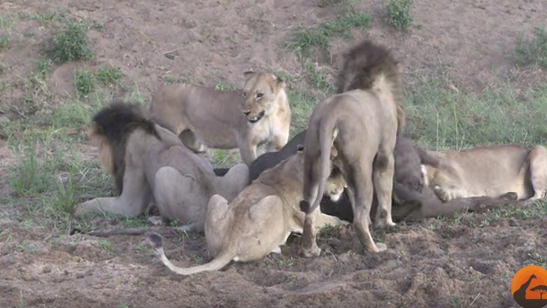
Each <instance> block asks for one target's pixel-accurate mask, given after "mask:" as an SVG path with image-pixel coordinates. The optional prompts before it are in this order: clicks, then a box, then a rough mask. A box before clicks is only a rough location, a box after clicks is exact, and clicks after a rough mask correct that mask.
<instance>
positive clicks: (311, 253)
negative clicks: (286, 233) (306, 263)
mask: <svg viewBox="0 0 547 308" xmlns="http://www.w3.org/2000/svg"><path fill="white" fill-rule="evenodd" d="M320 254H321V248H319V247H318V246H317V245H313V246H312V247H311V248H304V247H302V255H303V256H304V257H306V258H311V257H319V255H320Z"/></svg>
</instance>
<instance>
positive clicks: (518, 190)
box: [423, 145, 547, 201]
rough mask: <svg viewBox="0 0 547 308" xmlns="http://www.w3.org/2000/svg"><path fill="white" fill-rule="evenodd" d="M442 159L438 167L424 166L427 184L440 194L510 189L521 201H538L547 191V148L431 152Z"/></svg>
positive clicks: (466, 194)
mask: <svg viewBox="0 0 547 308" xmlns="http://www.w3.org/2000/svg"><path fill="white" fill-rule="evenodd" d="M430 153H431V154H433V155H437V156H438V157H439V158H440V162H441V163H440V165H439V167H438V168H435V167H433V166H424V167H423V168H424V169H425V170H424V171H425V172H424V174H425V176H426V178H427V183H428V185H429V186H430V187H432V188H433V189H434V190H435V193H436V194H437V196H438V197H439V198H440V199H441V200H443V201H448V200H452V199H455V198H466V197H475V196H487V197H492V198H497V197H499V196H501V195H504V194H506V193H508V192H513V193H515V194H516V195H517V200H526V199H531V200H537V199H540V198H544V197H545V193H546V192H547V149H545V147H543V146H540V145H538V146H535V147H534V148H532V149H528V148H526V147H524V146H521V145H491V146H483V147H476V148H472V149H467V150H463V151H454V150H447V151H437V152H435V151H430Z"/></svg>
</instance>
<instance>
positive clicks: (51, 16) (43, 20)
mask: <svg viewBox="0 0 547 308" xmlns="http://www.w3.org/2000/svg"><path fill="white" fill-rule="evenodd" d="M31 18H32V19H33V20H36V21H37V22H38V23H40V24H41V25H43V26H49V25H51V24H52V23H53V22H56V21H66V19H67V17H66V14H65V12H45V13H38V14H33V15H31Z"/></svg>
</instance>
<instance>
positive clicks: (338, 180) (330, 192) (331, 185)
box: [325, 167, 347, 202]
mask: <svg viewBox="0 0 547 308" xmlns="http://www.w3.org/2000/svg"><path fill="white" fill-rule="evenodd" d="M346 187H347V183H346V180H345V179H344V175H343V174H342V172H340V169H338V168H337V167H334V168H333V169H332V172H331V174H330V176H329V178H328V179H327V182H326V183H325V195H327V196H329V197H330V199H331V201H332V202H337V201H338V200H340V197H341V196H342V193H343V192H344V188H346Z"/></svg>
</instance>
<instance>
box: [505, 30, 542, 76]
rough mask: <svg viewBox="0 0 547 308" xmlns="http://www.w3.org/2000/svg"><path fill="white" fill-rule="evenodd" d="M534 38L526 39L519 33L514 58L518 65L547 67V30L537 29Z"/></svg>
mask: <svg viewBox="0 0 547 308" xmlns="http://www.w3.org/2000/svg"><path fill="white" fill-rule="evenodd" d="M533 36H534V37H533V38H531V39H526V38H524V36H523V34H522V33H519V34H518V35H517V37H516V39H515V51H514V53H513V58H514V60H515V62H516V63H517V64H518V65H521V66H526V65H530V64H533V65H536V66H542V67H547V30H546V28H545V27H542V28H540V27H535V28H534V30H533Z"/></svg>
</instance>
